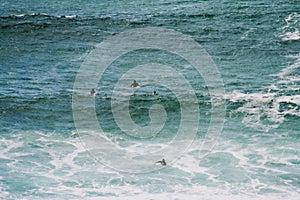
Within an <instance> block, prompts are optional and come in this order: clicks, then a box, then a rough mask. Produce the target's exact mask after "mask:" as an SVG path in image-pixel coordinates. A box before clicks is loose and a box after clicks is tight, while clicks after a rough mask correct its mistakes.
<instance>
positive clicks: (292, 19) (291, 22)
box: [280, 13, 300, 41]
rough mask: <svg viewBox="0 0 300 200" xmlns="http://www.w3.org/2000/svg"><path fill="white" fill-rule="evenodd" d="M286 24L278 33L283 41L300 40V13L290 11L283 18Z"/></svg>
mask: <svg viewBox="0 0 300 200" xmlns="http://www.w3.org/2000/svg"><path fill="white" fill-rule="evenodd" d="M285 23H286V25H285V26H284V27H283V28H282V32H283V33H282V34H281V35H280V37H281V39H282V40H283V41H291V40H300V32H299V29H298V28H299V24H300V14H297V13H291V14H290V15H288V16H287V17H286V18H285Z"/></svg>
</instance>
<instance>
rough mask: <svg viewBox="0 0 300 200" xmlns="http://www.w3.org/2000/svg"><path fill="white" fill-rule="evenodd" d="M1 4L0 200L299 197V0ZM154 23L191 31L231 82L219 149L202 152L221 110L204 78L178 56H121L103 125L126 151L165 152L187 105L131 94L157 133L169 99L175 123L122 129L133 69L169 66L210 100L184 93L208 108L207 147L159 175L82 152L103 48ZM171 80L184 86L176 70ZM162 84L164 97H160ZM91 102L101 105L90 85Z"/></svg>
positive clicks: (106, 95) (134, 108)
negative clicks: (155, 115)
mask: <svg viewBox="0 0 300 200" xmlns="http://www.w3.org/2000/svg"><path fill="white" fill-rule="evenodd" d="M0 4H1V8H0V27H1V29H0V30H1V34H0V44H1V46H0V60H1V67H0V199H80V198H84V199H102V198H103V199H118V198H119V199H124V198H125V199H126V198H129V199H130V198H142V199H166V198H167V199H176V198H177V199H187V198H192V199H199V198H201V199H227V198H228V199H247V198H248V199H251V198H255V199H298V198H299V192H300V190H299V188H300V171H299V169H300V156H299V155H300V149H299V147H300V124H299V117H300V111H299V109H300V76H299V73H300V43H299V40H300V33H299V29H300V12H299V11H300V6H299V5H300V4H299V3H298V2H297V1H277V2H274V1H267V0H264V1H263V0H261V1H254V2H252V1H243V2H236V1H214V2H210V1H171V0H165V1H158V2H157V1H154V2H150V1H139V0H136V1H133V2H127V1H110V2H102V3H99V2H97V1H91V2H89V3H87V2H81V1H72V2H69V1H57V2H51V3H43V4H42V3H40V2H39V1H36V2H34V1H31V2H19V1H9V2H4V1H1V2H0ZM146 27H160V28H167V29H171V30H175V31H178V32H181V33H183V34H185V35H188V36H190V37H191V38H193V39H194V40H195V41H197V42H198V43H199V44H200V45H201V46H202V47H203V48H204V49H205V50H206V51H207V52H208V53H209V54H210V56H211V57H212V59H213V61H214V63H215V64H216V66H217V67H218V69H219V71H220V74H221V76H222V79H223V81H224V88H225V95H224V97H223V100H224V101H225V103H226V118H225V124H224V128H223V131H222V133H221V136H220V138H219V140H218V142H217V144H216V145H215V147H214V149H213V150H212V151H211V152H210V153H209V154H208V155H207V156H205V157H202V154H201V153H199V152H200V148H201V147H200V146H199V143H197V141H201V140H203V139H204V138H205V133H207V131H208V127H209V121H210V119H211V113H210V112H211V106H212V104H211V96H210V94H209V88H208V87H206V83H205V80H204V78H203V77H201V76H200V75H199V74H197V73H196V72H195V70H193V69H192V68H191V67H190V65H189V63H187V62H186V61H184V60H183V59H182V58H180V57H177V56H176V55H174V54H170V53H167V52H163V51H156V50H140V51H135V52H131V53H130V54H127V55H124V56H123V57H120V59H119V60H117V61H116V62H114V63H113V65H112V66H111V68H110V69H109V70H107V71H106V72H105V75H106V76H105V78H104V79H102V80H101V81H100V82H99V84H98V85H97V87H96V90H97V92H98V94H97V95H96V97H94V99H95V108H96V114H97V120H98V121H99V124H100V125H101V126H102V129H103V131H105V132H106V137H107V138H109V139H110V140H111V141H112V142H114V143H115V144H117V145H119V146H121V147H123V148H126V149H127V150H134V151H141V152H143V151H146V150H147V151H148V150H149V151H155V149H163V148H166V147H167V146H168V141H169V139H170V138H173V137H174V133H176V131H177V130H178V127H179V122H180V117H181V115H180V111H181V110H180V103H181V102H179V100H178V99H176V98H177V96H176V95H175V93H174V91H171V90H170V89H169V88H166V87H162V86H159V85H155V84H152V85H151V84H150V85H144V86H142V87H140V88H138V89H136V90H135V92H134V95H132V96H131V97H130V102H131V104H130V115H131V118H132V120H133V121H134V122H135V123H136V124H138V125H140V126H146V125H148V124H149V115H148V111H149V109H150V108H151V106H152V105H153V104H160V105H162V106H163V107H164V108H165V110H166V113H167V121H166V126H165V127H164V129H163V130H162V132H160V134H157V135H155V137H152V138H150V139H143V140H139V139H136V138H134V137H131V136H128V135H126V134H124V133H122V131H120V129H119V128H118V127H117V125H116V122H115V121H114V118H113V114H112V112H111V111H110V109H111V100H112V99H113V98H112V96H111V95H112V91H111V90H112V89H113V85H114V84H116V82H117V80H118V79H119V78H120V77H121V76H122V73H125V71H126V70H128V69H130V67H132V66H135V65H137V64H139V65H141V64H145V63H153V62H159V63H161V64H164V65H169V66H172V67H173V68H174V69H176V70H178V71H180V72H181V73H182V74H184V75H185V77H186V78H187V80H188V82H189V83H190V84H191V85H192V88H193V90H194V91H195V93H196V96H197V100H198V101H197V102H194V101H191V99H190V98H188V96H183V97H182V100H183V101H184V102H183V104H184V105H185V106H186V108H192V107H193V105H194V104H195V103H199V109H200V113H199V117H200V118H199V119H200V126H199V129H198V131H197V137H196V142H195V143H194V144H192V145H191V146H190V148H189V149H188V150H187V151H186V152H185V153H184V154H183V155H182V156H181V157H180V159H179V160H177V161H176V162H173V163H172V164H170V165H167V166H166V167H164V168H163V169H160V170H157V171H154V172H151V173H146V174H143V173H142V174H132V173H122V172H119V171H116V170H113V169H111V168H109V167H106V166H104V165H101V164H100V163H98V162H96V161H95V160H94V159H93V157H92V156H91V155H90V152H88V151H87V150H86V148H84V146H83V145H82V143H81V139H80V137H78V134H77V131H76V128H75V126H74V119H73V112H72V95H73V92H74V91H73V86H74V82H75V78H76V75H77V72H78V70H79V68H80V66H81V65H82V63H83V62H84V61H85V59H86V58H87V57H88V55H89V53H90V52H91V51H92V50H93V49H95V48H96V47H97V45H99V43H101V42H103V41H104V40H106V39H109V38H111V37H113V36H115V35H116V34H118V33H121V32H123V31H128V30H132V29H134V28H146ZM120 69H122V70H123V71H122V70H120ZM118 70H119V71H118ZM153 73H154V72H153ZM155 73H157V76H160V75H162V73H161V72H157V71H156V72H155ZM154 75H155V74H154ZM163 78H164V79H166V81H167V82H170V83H173V79H172V77H170V76H168V74H167V73H166V74H165V76H164V77H163ZM124 80H125V82H126V79H124ZM127 81H128V85H130V84H131V81H132V80H129V79H128V80H127ZM145 81H146V80H145ZM174 84H176V82H174ZM180 86H181V85H180V84H178V87H180ZM154 89H156V90H157V91H158V95H157V96H153V95H151V93H152V91H153V90H154ZM126 90H127V89H126V88H125V89H124V91H122V92H121V93H120V96H121V97H124V96H126V95H128V93H126ZM130 92H132V90H131V88H129V94H130ZM183 94H184V93H183ZM84 95H86V98H90V97H89V96H88V95H89V90H87V93H86V94H84ZM73 98H74V95H73ZM114 100H115V99H114ZM117 100H119V102H122V100H123V99H122V98H120V99H117ZM118 109H120V110H122V109H124V108H123V107H120V108H118ZM190 114H191V115H192V114H194V112H193V111H192V110H191V112H190ZM187 124H188V123H187ZM191 126H192V125H191ZM190 128H191V129H192V128H193V127H190ZM146 147H147V148H149V149H146ZM108 151H109V150H108ZM113 159H114V157H113V156H112V158H111V162H114V160H113ZM166 159H167V158H166ZM123 164H124V163H120V165H121V166H122V165H123Z"/></svg>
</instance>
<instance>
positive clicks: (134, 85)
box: [131, 80, 139, 88]
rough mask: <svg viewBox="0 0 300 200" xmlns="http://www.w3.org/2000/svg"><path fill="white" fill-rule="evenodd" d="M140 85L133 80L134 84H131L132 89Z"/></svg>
mask: <svg viewBox="0 0 300 200" xmlns="http://www.w3.org/2000/svg"><path fill="white" fill-rule="evenodd" d="M138 86H139V84H138V83H137V82H136V80H133V83H132V84H131V87H132V88H135V87H138Z"/></svg>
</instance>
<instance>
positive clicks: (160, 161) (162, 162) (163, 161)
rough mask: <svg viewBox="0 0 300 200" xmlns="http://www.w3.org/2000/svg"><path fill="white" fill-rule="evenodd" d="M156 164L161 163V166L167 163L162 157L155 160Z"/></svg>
mask: <svg viewBox="0 0 300 200" xmlns="http://www.w3.org/2000/svg"><path fill="white" fill-rule="evenodd" d="M156 164H161V165H162V166H165V165H167V163H166V161H165V159H164V158H163V159H162V160H159V161H157V162H156Z"/></svg>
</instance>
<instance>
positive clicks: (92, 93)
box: [90, 88, 96, 97]
mask: <svg viewBox="0 0 300 200" xmlns="http://www.w3.org/2000/svg"><path fill="white" fill-rule="evenodd" d="M90 94H91V96H92V97H94V96H96V91H95V89H94V88H93V89H92V90H91V92H90Z"/></svg>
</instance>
